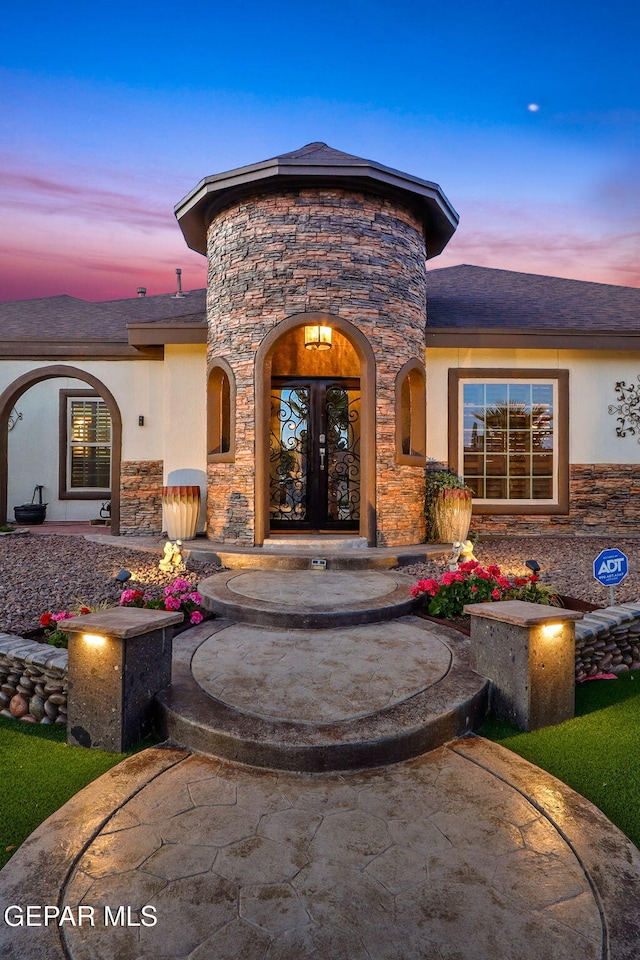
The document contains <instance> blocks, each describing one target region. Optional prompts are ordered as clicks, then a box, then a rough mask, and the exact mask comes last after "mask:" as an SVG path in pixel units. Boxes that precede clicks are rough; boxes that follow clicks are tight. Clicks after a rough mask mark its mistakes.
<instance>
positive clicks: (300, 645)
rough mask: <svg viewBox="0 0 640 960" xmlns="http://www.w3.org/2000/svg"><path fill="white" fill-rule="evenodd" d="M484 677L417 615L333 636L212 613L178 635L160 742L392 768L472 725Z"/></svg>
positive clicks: (246, 755)
mask: <svg viewBox="0 0 640 960" xmlns="http://www.w3.org/2000/svg"><path fill="white" fill-rule="evenodd" d="M488 686H489V683H488V681H487V680H485V679H484V678H482V677H479V676H478V675H477V674H475V673H473V672H472V671H471V670H470V668H469V640H468V638H466V637H464V636H463V635H462V634H460V633H458V632H457V631H455V630H451V629H449V628H445V627H440V626H436V625H434V624H431V623H428V622H427V621H425V620H422V619H420V618H418V617H412V616H409V617H403V618H401V619H399V620H397V621H395V622H394V623H393V624H384V625H382V624H380V625H376V626H359V627H355V628H354V627H350V628H346V629H344V630H341V631H335V630H327V631H320V630H318V631H314V632H313V633H312V634H309V633H308V631H305V630H273V629H267V628H260V627H254V626H247V625H243V624H232V623H230V622H228V621H225V620H217V621H215V622H214V623H213V624H211V623H209V624H201V625H200V627H199V628H196V629H195V630H191V631H187V632H186V633H184V634H182V635H181V636H179V637H178V638H177V639H176V641H175V647H174V675H173V680H172V684H171V687H169V688H168V689H167V690H165V691H163V692H162V693H161V694H159V696H158V697H157V703H158V710H159V726H160V730H161V733H162V734H163V735H164V736H166V737H167V738H168V739H169V740H170V741H171V742H172V743H174V744H179V745H180V746H182V747H185V748H188V749H191V750H197V751H200V752H203V753H208V754H211V755H213V756H216V757H222V758H225V759H228V760H234V761H238V762H240V763H246V764H250V765H253V766H258V767H268V768H273V769H282V770H295V771H302V772H320V771H329V770H348V769H356V768H362V767H372V766H379V765H382V764H386V763H395V762H397V761H399V760H404V759H407V758H410V757H415V756H418V755H420V754H422V753H424V752H426V751H428V750H432V749H435V748H436V747H438V746H441V745H442V744H443V743H446V742H448V741H450V740H451V739H453V738H456V737H460V736H464V735H465V734H466V733H468V732H470V731H471V730H472V729H474V728H475V727H477V726H479V724H480V723H481V722H482V719H483V718H484V716H485V713H486V709H487V698H488Z"/></svg>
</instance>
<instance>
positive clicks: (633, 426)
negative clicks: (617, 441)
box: [609, 374, 640, 443]
mask: <svg viewBox="0 0 640 960" xmlns="http://www.w3.org/2000/svg"><path fill="white" fill-rule="evenodd" d="M637 379H638V381H640V374H638V377H637ZM615 390H616V393H617V397H616V400H617V401H618V403H617V404H609V413H610V414H612V415H614V414H616V413H617V414H619V416H618V418H617V422H618V426H617V427H616V437H626V435H627V434H628V433H630V434H631V436H632V437H635V435H636V434H639V436H638V440H637V442H638V443H640V383H637V384H636V383H627V382H626V381H625V380H619V381H618V383H616V386H615Z"/></svg>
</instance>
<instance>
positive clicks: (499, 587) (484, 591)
mask: <svg viewBox="0 0 640 960" xmlns="http://www.w3.org/2000/svg"><path fill="white" fill-rule="evenodd" d="M411 595H412V596H413V597H422V598H423V599H424V606H425V608H426V612H427V613H428V614H429V616H430V617H440V618H442V619H443V620H450V619H451V618H452V617H459V616H462V613H463V608H464V606H465V604H467V603H490V602H491V601H492V600H528V601H529V602H530V603H544V604H547V605H548V604H551V605H553V606H561V602H560V600H559V598H558V596H557V594H556V593H555V591H554V590H553V588H551V587H546V586H540V585H539V578H538V577H537V576H536V575H535V574H532V575H531V576H527V577H513V578H512V579H509V578H508V577H505V576H504V575H503V573H502V571H501V570H500V567H497V566H495V564H490V565H489V566H488V567H482V566H481V565H480V564H479V563H478V561H477V560H469V561H467V562H466V563H462V564H460V566H459V567H458V569H457V570H448V571H447V572H446V573H443V575H442V576H441V577H440V580H433V579H430V580H418V582H417V583H416V584H415V586H413V587H412V588H411Z"/></svg>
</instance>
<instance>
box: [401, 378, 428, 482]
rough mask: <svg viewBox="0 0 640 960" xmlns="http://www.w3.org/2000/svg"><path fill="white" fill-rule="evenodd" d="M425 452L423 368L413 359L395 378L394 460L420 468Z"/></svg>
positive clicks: (422, 464)
mask: <svg viewBox="0 0 640 960" xmlns="http://www.w3.org/2000/svg"><path fill="white" fill-rule="evenodd" d="M426 453H427V446H426V391H425V375H424V367H423V366H422V364H421V363H420V361H419V360H416V359H414V360H409V361H407V363H405V365H404V367H403V368H402V369H401V370H400V372H399V373H398V376H397V377H396V461H397V463H404V464H410V465H412V466H424V462H425V457H426Z"/></svg>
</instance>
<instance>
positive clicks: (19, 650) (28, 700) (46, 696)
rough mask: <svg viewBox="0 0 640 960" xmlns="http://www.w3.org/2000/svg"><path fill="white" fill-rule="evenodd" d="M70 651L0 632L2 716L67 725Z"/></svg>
mask: <svg viewBox="0 0 640 960" xmlns="http://www.w3.org/2000/svg"><path fill="white" fill-rule="evenodd" d="M68 662H69V654H68V651H67V650H59V649H57V648H56V647H50V646H48V645H47V644H44V643H37V642H36V641H35V640H25V639H24V638H23V637H15V636H12V635H11V634H9V633H0V707H1V709H0V715H2V716H4V717H13V718H14V719H18V720H25V721H27V723H44V724H48V723H59V724H63V723H64V724H66V722H67V665H68Z"/></svg>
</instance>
